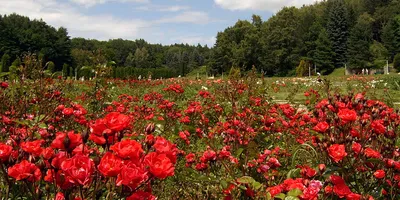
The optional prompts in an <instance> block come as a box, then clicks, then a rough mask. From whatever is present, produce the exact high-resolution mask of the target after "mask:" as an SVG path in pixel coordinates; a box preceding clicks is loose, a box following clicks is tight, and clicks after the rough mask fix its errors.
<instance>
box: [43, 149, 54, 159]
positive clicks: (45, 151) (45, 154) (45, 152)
mask: <svg viewBox="0 0 400 200" xmlns="http://www.w3.org/2000/svg"><path fill="white" fill-rule="evenodd" d="M53 155H54V150H53V148H51V147H47V148H45V149H43V151H42V156H43V158H44V159H45V160H49V159H50V158H52V157H53Z"/></svg>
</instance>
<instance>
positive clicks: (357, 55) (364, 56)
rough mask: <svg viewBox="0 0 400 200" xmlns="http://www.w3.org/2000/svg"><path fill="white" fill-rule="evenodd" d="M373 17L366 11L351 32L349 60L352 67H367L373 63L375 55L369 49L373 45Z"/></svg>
mask: <svg viewBox="0 0 400 200" xmlns="http://www.w3.org/2000/svg"><path fill="white" fill-rule="evenodd" d="M373 21H374V20H373V19H372V17H371V16H370V15H369V14H367V13H364V14H363V15H361V16H360V17H359V18H358V20H357V23H356V25H355V26H354V27H353V29H352V30H351V33H350V37H349V42H348V47H349V48H348V53H347V56H348V61H349V66H350V67H351V68H365V67H368V66H370V65H371V62H372V61H373V60H372V59H373V57H372V55H371V52H370V50H369V47H370V46H371V45H372V42H373V40H372V23H373Z"/></svg>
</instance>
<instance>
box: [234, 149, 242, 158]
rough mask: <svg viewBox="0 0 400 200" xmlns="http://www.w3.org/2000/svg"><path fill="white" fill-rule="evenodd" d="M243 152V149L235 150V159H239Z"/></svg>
mask: <svg viewBox="0 0 400 200" xmlns="http://www.w3.org/2000/svg"><path fill="white" fill-rule="evenodd" d="M243 151H244V149H243V148H239V149H237V150H236V153H235V155H236V158H239V157H240V154H242V153H243Z"/></svg>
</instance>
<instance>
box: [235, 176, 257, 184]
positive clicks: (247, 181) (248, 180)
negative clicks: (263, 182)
mask: <svg viewBox="0 0 400 200" xmlns="http://www.w3.org/2000/svg"><path fill="white" fill-rule="evenodd" d="M237 182H239V183H242V184H253V183H254V182H255V180H254V179H253V178H252V177H250V176H243V177H240V178H238V179H237Z"/></svg>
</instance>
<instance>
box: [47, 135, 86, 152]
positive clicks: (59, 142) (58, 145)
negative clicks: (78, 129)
mask: <svg viewBox="0 0 400 200" xmlns="http://www.w3.org/2000/svg"><path fill="white" fill-rule="evenodd" d="M67 134H68V140H69V146H68V147H66V146H65V140H66V137H67ZM80 144H82V136H81V134H79V133H77V134H74V131H69V132H68V133H62V132H58V133H57V135H56V139H54V140H53V142H52V143H51V147H52V148H54V149H62V150H66V149H67V148H68V149H74V148H75V147H77V146H78V145H80Z"/></svg>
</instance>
